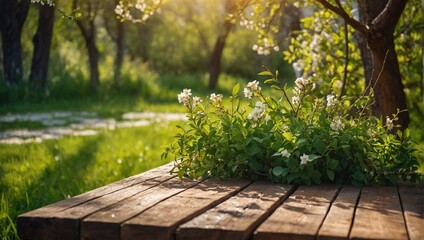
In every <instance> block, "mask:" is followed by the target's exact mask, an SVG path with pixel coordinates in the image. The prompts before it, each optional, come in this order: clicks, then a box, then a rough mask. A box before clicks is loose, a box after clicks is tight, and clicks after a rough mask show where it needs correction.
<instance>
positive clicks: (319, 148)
mask: <svg viewBox="0 0 424 240" xmlns="http://www.w3.org/2000/svg"><path fill="white" fill-rule="evenodd" d="M313 146H314V148H315V149H316V150H317V152H318V153H319V154H324V153H325V151H326V150H327V145H326V144H325V143H324V142H323V141H321V140H320V139H317V140H316V141H315V142H314V143H313Z"/></svg>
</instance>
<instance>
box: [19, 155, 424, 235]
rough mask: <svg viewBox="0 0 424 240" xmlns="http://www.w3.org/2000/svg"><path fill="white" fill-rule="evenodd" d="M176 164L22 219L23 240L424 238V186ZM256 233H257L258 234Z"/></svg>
mask: <svg viewBox="0 0 424 240" xmlns="http://www.w3.org/2000/svg"><path fill="white" fill-rule="evenodd" d="M171 168H172V163H171V164H167V165H164V166H162V167H159V168H155V169H153V170H151V171H148V172H145V173H142V174H138V175H136V176H133V177H130V178H127V179H123V180H121V181H118V182H115V183H112V184H109V185H107V186H104V187H101V188H98V189H95V190H92V191H89V192H87V193H83V194H80V195H78V196H75V197H73V198H70V199H65V200H63V201H60V202H57V203H54V204H51V205H48V206H46V207H43V208H40V209H36V210H33V211H30V212H28V213H25V214H22V215H20V216H19V217H18V219H17V226H18V233H19V235H20V236H21V239H35V240H38V239H43V240H52V239H58V240H67V239H75V240H77V239H78V240H79V239H84V240H89V239H90V240H94V239H102V240H103V239H104V240H109V239H125V240H132V239H148V240H155V239H178V240H183V239H184V240H186V239H223V240H225V239H252V238H253V239H316V238H318V239H347V238H350V239H413V240H415V239H424V185H404V184H403V185H400V186H398V187H397V186H372V187H363V188H355V187H352V186H349V185H345V186H342V187H340V186H338V185H320V186H300V187H298V188H296V187H292V186H287V185H281V184H273V183H269V182H261V181H256V182H252V181H249V180H235V179H232V180H216V179H208V180H204V181H202V180H181V179H178V178H176V177H175V176H172V175H170V174H169V171H170V170H171ZM252 232H253V234H252Z"/></svg>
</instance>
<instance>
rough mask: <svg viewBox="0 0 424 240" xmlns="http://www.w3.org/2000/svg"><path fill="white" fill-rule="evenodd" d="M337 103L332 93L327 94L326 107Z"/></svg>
mask: <svg viewBox="0 0 424 240" xmlns="http://www.w3.org/2000/svg"><path fill="white" fill-rule="evenodd" d="M336 104H337V98H336V97H335V96H334V95H327V107H332V106H335V105H336Z"/></svg>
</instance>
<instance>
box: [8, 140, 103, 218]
mask: <svg viewBox="0 0 424 240" xmlns="http://www.w3.org/2000/svg"><path fill="white" fill-rule="evenodd" d="M100 142H101V136H96V137H91V138H87V139H86V141H84V143H83V144H81V146H80V148H79V149H78V150H77V151H75V153H73V154H72V155H68V156H66V157H64V158H63V159H60V160H59V161H55V162H53V163H52V164H50V165H49V166H48V167H47V168H45V169H44V171H43V173H42V174H41V175H40V177H39V178H38V179H36V180H34V181H33V182H32V184H31V185H29V186H27V187H26V189H22V191H21V194H20V198H19V199H16V201H14V202H15V203H16V204H17V206H16V207H15V209H16V214H15V216H13V217H14V218H15V217H16V216H17V215H19V214H21V213H23V212H26V211H29V210H32V209H35V208H38V207H41V206H45V205H47V204H50V203H53V202H56V201H59V200H61V199H64V198H66V197H68V196H73V195H76V194H78V193H80V192H82V191H85V190H86V189H84V187H83V186H84V176H86V175H87V174H90V173H89V172H88V171H87V170H88V169H90V165H92V164H93V160H94V159H95V158H94V155H95V154H96V151H97V149H98V144H99V143H100ZM49 148H50V151H52V152H54V151H57V150H56V149H55V148H54V145H53V146H51V147H49ZM25 191H26V193H25ZM27 197H28V199H26V198H27Z"/></svg>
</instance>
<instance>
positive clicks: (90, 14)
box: [72, 0, 100, 92]
mask: <svg viewBox="0 0 424 240" xmlns="http://www.w3.org/2000/svg"><path fill="white" fill-rule="evenodd" d="M84 3H85V4H86V11H87V13H86V14H87V17H85V18H81V19H76V20H75V22H76V24H77V26H78V28H79V29H80V31H81V34H82V36H83V38H84V41H85V46H86V48H87V53H88V62H89V68H90V83H89V88H90V90H91V91H94V92H95V91H97V89H98V87H99V85H100V80H99V79H100V76H99V50H98V48H97V45H96V25H95V23H94V20H95V18H96V15H97V5H95V2H94V1H84ZM72 8H73V9H74V11H77V10H78V9H80V8H81V6H80V5H79V2H78V0H74V1H73V3H72Z"/></svg>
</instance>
